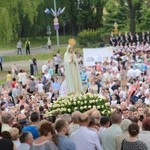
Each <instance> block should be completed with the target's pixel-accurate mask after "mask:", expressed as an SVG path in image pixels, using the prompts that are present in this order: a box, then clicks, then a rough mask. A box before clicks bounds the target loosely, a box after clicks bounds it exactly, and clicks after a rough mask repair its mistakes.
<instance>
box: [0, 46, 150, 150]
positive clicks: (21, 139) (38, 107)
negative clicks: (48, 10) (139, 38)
mask: <svg viewBox="0 0 150 150" xmlns="http://www.w3.org/2000/svg"><path fill="white" fill-rule="evenodd" d="M128 46H129V45H128ZM116 48H117V45H116V47H114V55H113V56H112V57H111V58H110V59H109V58H106V59H105V60H104V61H103V62H95V65H94V66H92V67H87V66H84V65H83V58H82V55H81V54H80V53H79V52H76V56H77V61H78V65H79V68H78V69H79V72H80V77H81V81H82V84H83V87H84V92H85V93H88V92H89V93H92V94H98V95H99V96H102V97H105V100H106V102H109V103H110V107H111V110H112V114H111V116H109V117H108V116H101V114H100V112H99V111H98V110H96V109H95V108H93V109H91V110H89V111H87V112H85V113H81V112H79V111H76V112H74V113H72V114H71V115H70V114H58V115H57V116H53V117H47V116H45V115H44V114H45V112H46V111H47V110H49V109H50V105H51V103H53V102H54V101H57V98H58V97H61V96H66V94H67V93H66V87H65V86H62V84H63V81H64V80H65V73H64V72H65V69H64V64H63V59H62V56H61V54H60V52H59V51H58V52H57V54H56V55H54V57H53V59H52V60H49V61H48V62H47V63H44V64H43V66H42V68H41V70H42V75H41V77H39V78H36V76H35V72H33V73H32V74H31V72H30V76H28V77H27V73H26V72H25V71H24V70H23V69H20V71H19V70H18V68H17V66H16V64H13V66H12V72H10V71H9V72H8V74H7V76H6V78H7V81H6V84H5V85H3V86H2V90H1V93H0V109H1V130H0V131H1V133H0V147H4V148H3V149H8V147H7V146H9V149H19V150H28V149H31V150H32V149H33V150H36V149H45V150H48V149H54V150H55V149H59V150H69V149H70V150H88V149H89V150H95V149H97V150H102V149H103V150H120V149H121V150H129V149H136V150H141V149H143V150H147V149H150V142H149V140H148V139H149V137H150V91H149V88H150V87H149V85H150V67H149V53H148V51H146V50H145V49H146V48H145V47H144V49H140V50H138V51H137V52H136V51H134V50H132V49H130V50H122V49H121V50H116ZM33 61H35V62H36V59H35V60H32V62H33ZM31 64H32V63H31ZM37 66H38V65H37V62H36V67H37ZM32 69H33V70H34V68H32ZM39 70H40V69H39ZM38 73H39V72H38ZM6 143H7V144H6ZM10 147H11V148H10Z"/></svg>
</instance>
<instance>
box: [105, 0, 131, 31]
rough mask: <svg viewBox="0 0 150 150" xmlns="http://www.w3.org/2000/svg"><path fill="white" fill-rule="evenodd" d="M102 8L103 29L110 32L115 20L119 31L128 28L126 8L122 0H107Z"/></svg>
mask: <svg viewBox="0 0 150 150" xmlns="http://www.w3.org/2000/svg"><path fill="white" fill-rule="evenodd" d="M104 10H105V11H104V15H103V19H104V30H105V31H107V32H112V31H113V29H114V23H115V22H117V23H118V25H119V26H118V29H119V31H124V30H129V26H128V24H129V19H128V8H127V6H126V4H125V3H124V0H108V1H107V3H106V5H105V9H104Z"/></svg>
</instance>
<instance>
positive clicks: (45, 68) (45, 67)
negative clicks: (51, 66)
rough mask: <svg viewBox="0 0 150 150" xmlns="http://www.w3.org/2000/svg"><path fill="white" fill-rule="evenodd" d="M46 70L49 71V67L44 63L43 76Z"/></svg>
mask: <svg viewBox="0 0 150 150" xmlns="http://www.w3.org/2000/svg"><path fill="white" fill-rule="evenodd" d="M45 70H48V67H47V65H46V63H44V64H43V66H42V73H43V74H44V73H45Z"/></svg>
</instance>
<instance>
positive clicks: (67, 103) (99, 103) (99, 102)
mask: <svg viewBox="0 0 150 150" xmlns="http://www.w3.org/2000/svg"><path fill="white" fill-rule="evenodd" d="M91 108H96V109H97V110H99V111H100V113H101V115H103V116H109V115H110V114H111V109H110V104H109V103H108V102H107V101H106V100H105V97H100V96H99V95H97V94H91V93H87V94H84V95H80V96H77V97H75V96H73V95H70V96H67V97H63V98H58V100H57V101H54V103H53V104H51V105H50V108H49V111H47V112H46V114H45V115H46V116H55V115H56V114H58V113H60V114H64V113H68V114H71V113H72V112H74V111H77V110H78V111H80V112H85V111H87V110H89V109H91Z"/></svg>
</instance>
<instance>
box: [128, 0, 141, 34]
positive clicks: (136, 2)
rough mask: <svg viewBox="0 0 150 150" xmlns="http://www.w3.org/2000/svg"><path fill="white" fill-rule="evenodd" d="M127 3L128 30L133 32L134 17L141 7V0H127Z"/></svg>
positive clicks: (134, 27)
mask: <svg viewBox="0 0 150 150" xmlns="http://www.w3.org/2000/svg"><path fill="white" fill-rule="evenodd" d="M127 4H128V7H129V19H130V32H132V33H135V31H136V18H137V15H138V11H140V10H141V8H142V4H143V0H127Z"/></svg>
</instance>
